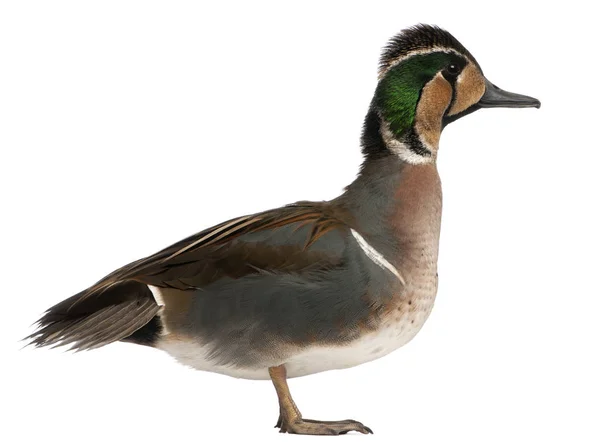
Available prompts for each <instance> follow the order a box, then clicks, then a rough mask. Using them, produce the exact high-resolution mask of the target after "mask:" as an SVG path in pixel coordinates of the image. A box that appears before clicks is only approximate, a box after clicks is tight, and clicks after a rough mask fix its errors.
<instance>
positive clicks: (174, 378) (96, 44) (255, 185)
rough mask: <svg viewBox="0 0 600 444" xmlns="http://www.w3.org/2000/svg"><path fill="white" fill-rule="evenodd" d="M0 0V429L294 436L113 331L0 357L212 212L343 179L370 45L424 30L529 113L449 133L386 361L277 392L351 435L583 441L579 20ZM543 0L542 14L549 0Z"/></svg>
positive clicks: (330, 187) (588, 215) (220, 379)
mask: <svg viewBox="0 0 600 444" xmlns="http://www.w3.org/2000/svg"><path fill="white" fill-rule="evenodd" d="M324 3H325V2H307V1H304V2H302V3H300V2H297V3H296V6H292V5H291V4H290V3H288V2H286V3H284V2H278V3H275V2H273V3H270V4H267V3H262V2H256V1H252V2H220V3H219V6H215V4H216V2H153V1H143V2H142V1H139V2H133V1H123V0H119V1H103V2H81V1H72V2H65V1H52V2H47V1H44V2H35V1H28V2H8V1H7V2H3V3H2V6H1V7H0V66H1V68H0V149H1V160H0V168H1V174H0V181H1V188H0V189H1V191H0V192H1V193H2V194H1V197H2V210H1V211H2V216H1V224H2V229H1V231H0V236H1V245H2V257H1V259H0V260H1V261H2V263H1V264H0V269H1V275H0V276H1V279H2V305H1V306H2V321H1V322H0V328H1V332H0V341H1V347H2V348H1V354H0V359H1V361H2V364H1V366H0V371H1V372H2V373H1V374H2V377H1V379H0V384H1V387H0V388H1V392H0V397H1V401H0V409H2V412H1V415H0V418H1V423H2V425H1V426H0V441H2V442H3V443H34V442H47V443H54V442H57V443H59V442H60V443H86V444H88V443H90V444H91V443H107V442H109V443H142V442H143V443H148V444H149V443H179V442H186V443H187V442H206V443H212V442H229V441H233V442H262V443H265V442H308V441H309V440H311V441H312V440H315V438H307V437H293V436H287V435H279V434H278V433H276V429H274V428H273V425H274V424H275V421H276V418H277V413H278V411H277V410H278V409H277V400H276V396H275V393H274V390H273V388H272V387H271V384H270V383H269V382H260V381H259V382H256V381H243V380H235V379H232V378H228V377H225V376H220V375H215V374H209V373H201V372H197V371H193V370H191V369H188V368H185V367H183V366H180V365H177V364H176V363H175V362H174V361H172V360H171V358H169V357H168V356H167V355H165V354H163V353H162V352H160V351H156V350H153V349H148V348H145V347H138V346H135V345H130V344H114V345H111V346H108V347H106V348H104V349H101V350H98V351H94V352H90V353H80V354H69V353H64V352H62V351H57V350H52V351H49V350H30V349H25V350H20V347H21V345H22V344H21V343H19V342H18V340H19V339H20V338H22V337H23V336H25V335H26V334H28V333H30V329H29V328H28V326H29V325H30V324H31V323H32V322H33V321H35V319H37V318H38V317H39V315H40V314H41V312H42V311H43V310H44V309H46V308H48V307H49V306H50V305H53V304H54V303H56V302H58V301H60V300H62V299H64V298H66V297H68V296H70V295H72V294H74V293H76V292H78V291H79V290H81V289H83V288H85V287H87V286H88V285H90V284H92V283H93V282H95V281H96V280H97V279H98V278H100V277H102V276H103V275H105V274H106V273H107V272H110V271H112V270H113V269H114V268H117V267H119V266H121V265H123V264H125V263H127V262H129V261H131V260H134V259H137V258H139V257H142V256H145V255H148V254H151V253H153V252H155V251H157V250H158V249H160V248H162V247H164V246H166V245H168V244H170V243H172V242H175V241H177V240H179V239H181V238H183V237H185V236H187V235H189V234H192V233H194V232H197V231H199V230H200V229H203V228H206V227H208V226H210V225H212V224H215V223H218V222H220V221H222V220H225V219H227V218H231V217H235V216H238V215H242V214H246V213H251V212H255V211H259V210H263V209H267V208H271V207H276V206H280V205H283V204H286V203H289V202H293V201H296V200H300V199H316V200H321V199H328V198H332V197H334V196H336V195H337V194H338V193H339V192H340V191H341V190H342V188H343V187H344V186H345V185H347V184H348V183H349V182H351V181H352V180H353V178H354V176H355V174H356V171H357V169H358V166H359V163H360V161H361V158H360V151H359V146H358V139H359V135H360V131H361V125H362V120H363V117H364V115H365V113H366V110H367V107H368V105H369V101H370V99H371V95H372V93H373V90H374V88H375V85H376V71H377V63H378V57H379V51H380V48H381V47H382V46H383V45H384V44H385V43H386V41H387V39H388V38H389V37H391V36H392V35H394V34H395V33H396V32H398V31H399V30H401V29H402V28H404V27H407V26H410V25H413V24H415V23H418V22H424V23H434V24H438V25H440V26H443V27H445V28H446V29H448V30H449V31H451V32H452V33H453V34H454V35H455V36H456V37H457V38H458V39H459V40H461V42H462V43H463V44H464V45H465V46H466V47H467V48H469V50H470V51H471V52H472V53H473V54H474V55H475V57H477V59H478V61H479V62H480V64H481V65H482V67H483V69H484V72H485V74H486V75H487V76H488V78H489V79H490V80H491V81H492V82H494V83H496V84H497V85H499V86H500V87H502V88H505V89H507V90H510V91H514V92H519V93H523V94H528V95H532V96H534V97H537V98H539V99H540V100H541V101H542V108H541V109H540V110H534V109H527V110H482V111H479V112H477V113H475V114H473V115H471V116H468V117H466V118H464V119H462V120H460V121H458V122H457V123H454V124H452V125H451V126H449V127H448V128H447V129H446V130H445V132H444V135H443V137H442V144H441V152H440V158H439V170H440V174H441V176H442V181H443V186H444V196H445V202H444V216H443V228H442V239H441V256H440V261H439V274H440V287H439V293H438V300H437V303H436V307H435V309H434V311H433V314H432V316H431V318H430V319H429V321H428V323H427V324H426V325H425V327H424V328H423V330H422V331H421V333H420V334H419V335H418V336H417V338H416V339H415V340H414V341H413V342H411V343H410V344H408V345H407V346H406V347H404V348H403V349H401V350H399V351H397V352H395V353H393V354H391V355H389V356H387V357H385V358H382V359H380V360H378V361H375V362H372V363H369V364H365V365H362V366H359V367H356V368H353V369H348V370H343V371H332V372H328V373H323V374H319V375H315V376H309V377H305V378H300V379H295V380H292V381H291V389H292V393H293V395H294V396H295V398H296V401H297V403H298V405H299V406H300V408H301V410H302V412H303V413H304V414H305V416H306V417H309V418H318V419H329V420H333V419H345V418H355V419H358V420H360V421H363V422H364V423H365V424H367V425H369V426H370V427H372V428H373V429H374V431H375V435H373V436H369V437H359V436H348V437H343V438H339V439H340V440H348V441H352V442H358V441H359V440H360V441H361V442H403V443H433V442H460V443H507V442H510V443H532V442H544V443H554V442H556V443H559V442H561V443H564V442H572V443H598V442H599V441H600V431H599V427H600V426H599V423H598V421H599V416H600V415H599V413H600V412H599V410H600V404H599V402H600V401H599V398H600V388H599V382H598V380H599V377H598V376H599V374H600V366H599V364H598V354H599V353H598V352H599V339H600V321H599V318H600V292H599V290H598V283H597V281H598V265H599V264H598V262H599V260H598V251H600V238H599V234H598V227H599V225H600V218H599V216H598V212H597V208H598V193H599V191H600V180H599V179H598V161H599V160H600V154H599V148H600V147H599V146H598V141H597V126H598V112H597V109H598V105H597V104H598V100H599V96H598V85H597V75H598V57H597V49H598V45H597V41H598V35H597V32H596V30H595V27H596V24H597V23H596V19H597V14H596V13H592V11H591V10H590V9H589V8H590V7H587V10H586V6H585V4H590V3H589V2H585V3H584V2H577V1H571V2H568V3H564V6H563V7H561V8H560V9H559V8H558V7H555V6H550V5H549V2H539V3H537V4H536V3H534V2H531V3H529V2H510V1H503V2H501V3H499V4H497V5H488V6H484V5H485V3H484V2H477V3H473V4H466V3H462V2H458V1H453V2H433V1H427V2H421V1H415V2H408V1H400V0H396V1H393V2H377V1H370V2H362V5H361V6H356V5H353V4H351V3H350V2H343V3H342V2H339V3H334V2H327V3H326V4H324ZM561 3H562V2H561Z"/></svg>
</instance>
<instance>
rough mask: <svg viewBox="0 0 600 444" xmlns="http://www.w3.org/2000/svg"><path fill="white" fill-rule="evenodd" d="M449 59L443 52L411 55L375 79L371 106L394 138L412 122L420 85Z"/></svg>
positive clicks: (420, 88) (428, 79)
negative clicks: (386, 124)
mask: <svg viewBox="0 0 600 444" xmlns="http://www.w3.org/2000/svg"><path fill="white" fill-rule="evenodd" d="M453 58H454V57H453V55H452V54H449V53H445V52H433V53H429V54H419V55H415V56H412V57H410V58H408V59H406V60H405V61H403V62H401V63H399V64H398V65H397V66H394V67H393V68H392V69H390V70H389V71H388V72H387V73H386V74H385V77H383V79H381V80H380V81H379V84H378V85H377V89H376V91H375V105H376V106H377V108H378V110H379V111H380V112H381V114H382V116H383V118H384V119H385V120H386V121H387V122H388V123H389V125H390V130H391V131H392V133H393V134H394V135H395V136H396V137H399V136H401V135H402V134H404V133H405V132H406V131H408V130H409V129H410V128H411V126H412V125H413V123H414V120H415V113H416V110H417V103H418V102H419V97H420V95H421V90H422V89H423V87H424V86H425V85H426V84H427V82H429V81H430V80H431V79H432V78H433V77H434V76H435V75H436V74H437V73H438V72H439V71H441V70H442V69H443V68H444V67H445V66H447V65H448V64H450V62H451V61H452V60H453Z"/></svg>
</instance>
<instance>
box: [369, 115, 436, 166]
mask: <svg viewBox="0 0 600 444" xmlns="http://www.w3.org/2000/svg"><path fill="white" fill-rule="evenodd" d="M381 137H382V138H383V141H384V142H385V144H386V145H387V147H388V149H389V150H390V151H391V152H392V153H394V154H395V155H396V156H398V157H399V158H400V159H401V160H403V161H404V162H406V163H410V164H412V165H423V164H425V163H431V162H433V153H432V154H431V155H429V156H424V155H422V154H418V153H416V152H414V151H413V150H411V149H410V148H409V147H408V146H407V145H406V144H405V143H404V142H400V141H399V140H398V139H396V138H395V137H394V134H393V133H392V130H391V129H390V125H389V124H388V123H387V122H386V121H385V120H384V119H383V117H381ZM419 139H420V137H419ZM421 143H423V142H422V141H421ZM423 146H424V147H425V148H427V149H428V150H429V151H430V152H432V151H431V147H429V146H427V145H426V144H424V143H423Z"/></svg>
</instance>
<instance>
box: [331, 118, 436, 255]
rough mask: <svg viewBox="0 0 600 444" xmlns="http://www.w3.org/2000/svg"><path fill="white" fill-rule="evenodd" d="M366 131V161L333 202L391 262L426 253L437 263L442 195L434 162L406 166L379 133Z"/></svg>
mask: <svg viewBox="0 0 600 444" xmlns="http://www.w3.org/2000/svg"><path fill="white" fill-rule="evenodd" d="M367 127H368V123H367V124H366V125H365V134H363V149H364V151H365V162H364V164H363V166H362V168H361V171H360V173H359V175H358V177H357V178H356V180H355V181H354V182H353V183H352V184H350V185H349V186H348V187H347V189H346V191H345V193H344V194H342V195H341V196H340V197H339V198H338V199H336V200H337V203H339V204H340V205H342V206H343V207H344V208H345V209H347V210H348V211H349V212H350V213H351V214H352V216H353V219H354V222H355V224H356V227H355V229H356V230H358V231H359V232H360V233H361V234H362V236H363V237H364V238H365V239H367V241H368V242H369V243H370V244H371V245H372V246H373V247H374V248H375V249H377V250H378V251H380V252H381V253H382V254H384V255H386V257H388V258H389V260H390V261H392V262H397V261H396V260H394V258H401V257H404V258H407V257H408V256H411V252H414V253H415V254H416V255H419V254H421V253H422V250H425V249H426V250H427V255H428V256H431V255H433V256H434V259H435V260H436V261H437V251H438V250H437V249H438V242H439V232H440V221H441V211H442V190H441V184H440V179H439V175H438V172H437V167H436V163H435V159H433V160H432V161H431V162H422V163H409V162H408V161H406V159H403V158H402V157H401V156H398V155H397V154H396V153H394V152H392V151H391V150H390V149H389V147H388V146H387V145H386V142H385V140H384V139H383V137H382V136H381V135H380V131H377V132H376V133H370V134H369V133H368V131H367V129H368V128H367ZM430 259H431V257H430ZM398 260H400V259H398Z"/></svg>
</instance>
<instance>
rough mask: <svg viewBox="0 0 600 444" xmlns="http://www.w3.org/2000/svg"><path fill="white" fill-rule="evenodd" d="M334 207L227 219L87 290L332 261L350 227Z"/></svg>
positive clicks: (170, 283) (202, 280)
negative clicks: (130, 282) (132, 282)
mask: <svg viewBox="0 0 600 444" xmlns="http://www.w3.org/2000/svg"><path fill="white" fill-rule="evenodd" d="M339 211H340V210H339V209H335V208H333V207H331V206H330V205H328V204H327V203H315V202H302V203H297V204H293V205H289V206H286V207H282V208H277V209H274V210H269V211H265V212H262V213H257V214H252V215H248V216H242V217H239V218H236V219H232V220H229V221H226V222H223V223H221V224H219V225H216V226H214V227H212V228H209V229H206V230H204V231H201V232H199V233H197V234H195V235H193V236H190V237H188V238H187V239H184V240H182V241H180V242H177V243H176V244H173V245H171V246H170V247H167V248H165V249H164V250H161V251H159V252H158V253H156V254H153V255H152V256H149V257H146V258H144V259H140V260H138V261H135V262H133V263H131V264H128V265H126V266H124V267H122V268H120V269H118V270H115V271H114V272H113V273H111V274H109V275H108V276H106V277H105V278H103V279H102V280H100V281H99V282H97V283H96V284H95V285H93V286H91V287H90V288H89V289H87V291H86V293H87V294H89V295H98V293H102V292H103V291H104V290H106V289H108V288H110V287H111V286H113V285H115V284H119V283H122V282H124V281H131V280H133V281H137V282H141V283H145V284H148V285H153V286H156V287H162V288H176V289H179V290H186V289H198V288H202V287H204V286H206V285H208V284H210V283H211V282H214V281H216V280H218V279H219V278H221V277H225V276H227V277H232V278H235V277H241V276H245V275H248V274H253V273H259V272H267V273H269V272H270V273H275V272H276V273H283V272H295V271H301V270H306V269H311V268H323V267H331V266H335V265H336V264H337V263H339V261H340V260H341V257H342V253H343V249H344V242H345V239H346V238H347V235H348V233H349V230H350V229H349V227H348V226H347V225H346V224H345V223H344V222H342V219H343V220H348V217H349V216H348V215H345V214H344V215H342V214H340V213H339ZM84 299H85V297H84V298H82V299H81V300H84Z"/></svg>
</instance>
